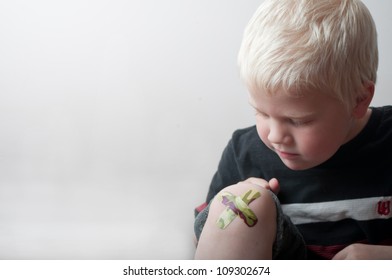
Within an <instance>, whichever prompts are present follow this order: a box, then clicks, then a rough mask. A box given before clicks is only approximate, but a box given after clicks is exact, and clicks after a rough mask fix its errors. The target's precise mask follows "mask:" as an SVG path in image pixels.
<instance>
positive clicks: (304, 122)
mask: <svg viewBox="0 0 392 280" xmlns="http://www.w3.org/2000/svg"><path fill="white" fill-rule="evenodd" d="M290 123H291V124H292V125H293V126H305V125H308V124H310V123H311V121H310V120H293V119H290Z"/></svg>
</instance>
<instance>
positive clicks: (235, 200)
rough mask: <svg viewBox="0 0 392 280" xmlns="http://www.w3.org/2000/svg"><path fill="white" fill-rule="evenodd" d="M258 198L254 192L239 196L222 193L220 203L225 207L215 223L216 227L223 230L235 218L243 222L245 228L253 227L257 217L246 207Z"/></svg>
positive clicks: (258, 195)
mask: <svg viewBox="0 0 392 280" xmlns="http://www.w3.org/2000/svg"><path fill="white" fill-rule="evenodd" d="M258 197H260V193H259V192H258V191H256V190H249V191H247V192H246V193H244V194H242V195H241V196H235V195H234V194H232V193H230V192H223V193H222V195H221V198H222V203H223V204H224V205H226V206H227V207H226V209H225V211H223V212H222V214H221V215H220V216H219V218H218V220H217V221H216V224H217V225H218V227H219V228H221V229H225V228H226V227H227V226H228V225H229V224H230V223H231V222H232V221H233V220H234V219H235V218H236V217H237V216H239V217H240V218H241V219H242V220H244V222H245V224H246V225H247V226H249V227H253V226H254V225H255V224H256V223H257V217H256V215H255V213H253V211H252V210H251V209H250V208H249V206H248V205H249V204H250V203H251V202H252V201H253V200H255V199H256V198H258Z"/></svg>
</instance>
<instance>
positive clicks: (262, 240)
mask: <svg viewBox="0 0 392 280" xmlns="http://www.w3.org/2000/svg"><path fill="white" fill-rule="evenodd" d="M250 189H254V190H256V191H258V192H260V194H261V196H260V197H259V198H257V199H255V200H254V201H253V202H252V203H250V204H249V207H250V208H251V209H252V211H253V212H254V213H255V214H256V216H257V218H258V222H257V224H256V225H255V226H253V227H249V226H247V225H246V224H245V222H244V221H243V220H242V219H240V218H239V217H237V218H235V219H234V220H233V221H232V223H231V224H230V225H229V226H228V227H227V228H225V229H221V228H219V227H218V226H217V224H216V221H217V220H218V217H219V216H220V215H221V213H222V212H223V211H225V209H226V206H225V205H223V204H222V203H221V201H220V199H219V195H218V196H216V197H215V198H214V201H213V202H212V203H211V206H210V211H209V215H208V218H207V221H206V224H205V226H204V229H203V232H202V233H201V236H200V240H199V243H198V246H197V249H196V254H195V259H271V258H272V246H273V243H274V240H275V236H276V206H275V202H274V200H273V198H272V197H271V194H270V192H269V191H268V190H266V189H265V188H263V187H260V186H257V185H254V184H251V183H249V182H241V183H238V184H236V185H232V186H229V187H227V188H225V189H224V190H223V191H228V192H230V193H232V194H234V195H236V196H240V195H242V194H243V193H244V192H246V191H248V190H250Z"/></svg>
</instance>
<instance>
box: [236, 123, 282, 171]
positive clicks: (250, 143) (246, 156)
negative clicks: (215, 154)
mask: <svg viewBox="0 0 392 280" xmlns="http://www.w3.org/2000/svg"><path fill="white" fill-rule="evenodd" d="M229 149H230V150H231V152H232V153H234V157H235V158H236V159H237V160H239V161H246V162H252V163H255V164H256V163H257V164H261V163H262V162H264V161H265V160H270V159H271V157H274V153H273V152H272V151H271V150H270V149H269V148H268V147H267V146H266V145H265V144H264V143H263V142H262V141H261V139H260V137H259V135H258V133H257V129H256V126H251V127H247V128H243V129H238V130H236V131H234V133H233V135H232V138H231V141H230V143H229Z"/></svg>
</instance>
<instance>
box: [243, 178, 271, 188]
mask: <svg viewBox="0 0 392 280" xmlns="http://www.w3.org/2000/svg"><path fill="white" fill-rule="evenodd" d="M244 182H246V183H251V184H254V185H258V186H260V187H263V188H266V189H270V185H269V183H268V182H267V181H266V180H264V179H261V178H254V177H251V178H248V179H246V180H245V181H244Z"/></svg>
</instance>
